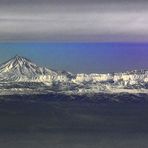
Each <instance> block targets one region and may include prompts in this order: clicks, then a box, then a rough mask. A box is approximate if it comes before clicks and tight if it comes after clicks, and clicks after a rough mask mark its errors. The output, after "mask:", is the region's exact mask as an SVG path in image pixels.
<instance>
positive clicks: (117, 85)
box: [0, 56, 148, 95]
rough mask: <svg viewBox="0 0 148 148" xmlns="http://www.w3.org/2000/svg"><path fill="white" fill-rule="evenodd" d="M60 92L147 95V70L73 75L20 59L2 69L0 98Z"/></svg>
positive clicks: (5, 64) (71, 93)
mask: <svg viewBox="0 0 148 148" xmlns="http://www.w3.org/2000/svg"><path fill="white" fill-rule="evenodd" d="M40 93H60V94H67V95H83V94H88V95H90V94H98V93H110V94H113V93H114V94H115V93H116V94H117V93H131V94H140V93H142V94H143V93H144V94H147V93H148V70H133V71H126V72H120V73H107V74H96V73H92V74H84V73H81V74H72V73H70V72H67V71H57V70H52V69H48V68H45V67H40V66H38V65H36V64H34V63H32V62H31V60H28V59H27V58H24V57H21V56H15V57H13V58H11V59H10V60H8V61H7V62H5V63H3V64H1V66H0V95H11V94H40Z"/></svg>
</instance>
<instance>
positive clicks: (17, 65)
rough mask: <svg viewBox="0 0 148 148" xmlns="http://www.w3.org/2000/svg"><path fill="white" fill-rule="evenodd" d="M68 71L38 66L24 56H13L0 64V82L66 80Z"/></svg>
mask: <svg viewBox="0 0 148 148" xmlns="http://www.w3.org/2000/svg"><path fill="white" fill-rule="evenodd" d="M67 75H68V73H62V72H61V73H59V72H57V71H54V70H50V69H47V68H44V67H39V66H37V65H36V64H34V63H32V62H31V61H30V60H28V59H27V58H24V57H20V56H15V57H13V58H12V59H10V60H9V61H7V62H6V63H4V64H2V65H1V66H0V81H1V82H43V83H44V82H48V83H50V82H52V81H54V80H58V81H64V80H67V79H66V78H67Z"/></svg>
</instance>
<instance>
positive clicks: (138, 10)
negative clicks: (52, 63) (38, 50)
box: [0, 0, 148, 42]
mask: <svg viewBox="0 0 148 148" xmlns="http://www.w3.org/2000/svg"><path fill="white" fill-rule="evenodd" d="M147 6H148V1H146V0H0V41H1V42H2V41H9V42H12V41H29V42H30V41H48V42H56V41H59V42H62V41H64V42H65V41H66V42H74V41H77V42H82V41H83V42H116V41H120V42H125V41H126V42H131V41H132V42H146V41H148V27H147V26H148V9H147Z"/></svg>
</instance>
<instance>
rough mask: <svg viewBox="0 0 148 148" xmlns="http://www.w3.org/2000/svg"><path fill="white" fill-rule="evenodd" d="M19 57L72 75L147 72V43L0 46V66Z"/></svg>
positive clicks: (18, 44) (5, 44)
mask: <svg viewBox="0 0 148 148" xmlns="http://www.w3.org/2000/svg"><path fill="white" fill-rule="evenodd" d="M16 54H18V55H20V56H24V57H27V58H29V59H31V60H32V61H33V62H35V63H37V64H38V65H40V66H46V67H48V68H52V69H57V70H67V71H70V72H72V73H83V72H85V73H93V72H94V73H104V72H105V73H106V72H119V71H126V70H135V69H137V70H138V69H148V62H147V59H148V43H0V63H2V62H5V61H6V60H8V59H9V58H11V57H13V56H15V55H16Z"/></svg>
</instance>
